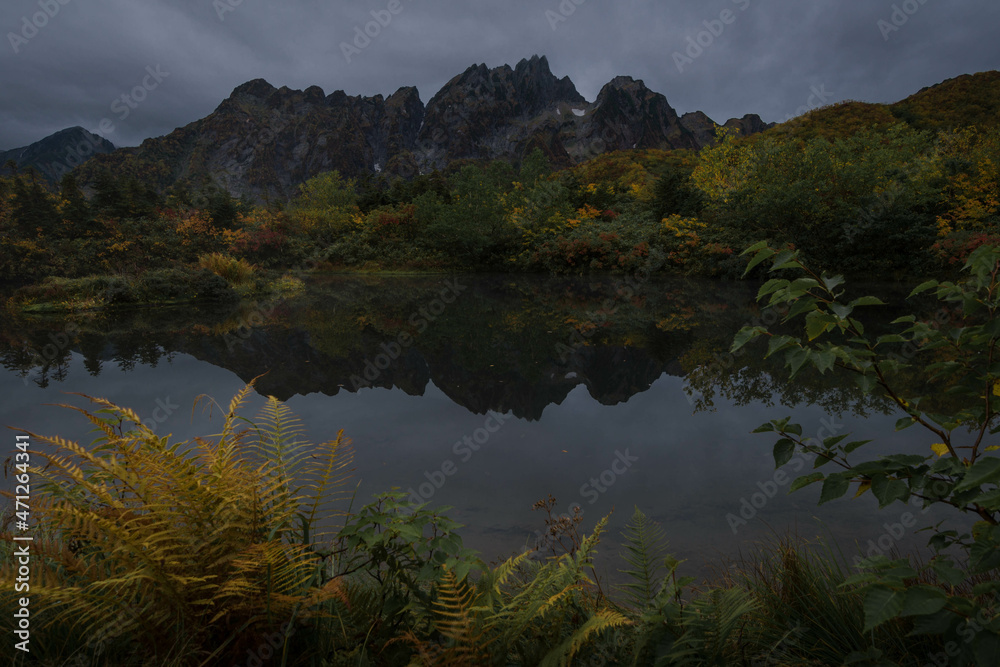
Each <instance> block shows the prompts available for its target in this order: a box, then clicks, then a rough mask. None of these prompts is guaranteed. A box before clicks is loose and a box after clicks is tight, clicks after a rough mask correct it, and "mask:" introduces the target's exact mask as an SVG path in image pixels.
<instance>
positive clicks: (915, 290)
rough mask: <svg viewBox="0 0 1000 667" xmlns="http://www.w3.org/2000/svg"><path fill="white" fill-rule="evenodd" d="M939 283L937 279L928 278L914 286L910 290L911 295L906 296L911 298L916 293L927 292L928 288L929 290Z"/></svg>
mask: <svg viewBox="0 0 1000 667" xmlns="http://www.w3.org/2000/svg"><path fill="white" fill-rule="evenodd" d="M938 284H939V283H938V281H936V280H928V281H927V282H925V283H920V284H919V285H917V286H916V287H915V288H913V291H912V292H910V296H909V297H906V298H910V297H913V296H916V295H918V294H920V293H922V292H926V291H927V290H929V289H931V288H933V287H937V286H938Z"/></svg>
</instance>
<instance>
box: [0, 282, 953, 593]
mask: <svg viewBox="0 0 1000 667" xmlns="http://www.w3.org/2000/svg"><path fill="white" fill-rule="evenodd" d="M877 289H879V290H881V292H882V294H883V296H884V298H886V299H887V300H888V301H889V302H890V303H893V304H896V306H895V307H892V308H888V309H886V312H884V313H882V314H879V315H878V316H877V317H876V319H875V326H876V327H877V326H878V323H879V322H881V323H882V324H884V323H887V322H888V321H890V320H891V319H893V318H894V317H897V316H898V315H899V314H901V312H903V310H901V308H903V307H904V304H902V296H903V295H904V294H905V291H903V290H901V289H900V290H896V289H891V288H886V287H880V288H877ZM755 292H756V286H754V285H748V284H727V283H714V282H707V281H663V280H648V281H635V280H632V281H627V282H626V281H623V280H622V279H613V278H599V279H568V278H566V279H554V278H534V277H527V278H525V277H518V278H512V277H459V278H446V277H443V276H442V277H419V278H412V277H410V278H369V277H354V276H350V277H345V276H327V277H319V278H315V279H314V280H312V281H311V283H310V285H309V287H308V290H307V291H306V293H305V294H303V295H301V296H298V297H295V298H290V299H285V300H278V301H273V302H262V303H259V304H249V305H248V304H243V305H241V306H239V307H234V308H231V309H225V308H170V309H147V310H135V311H130V312H124V313H118V314H115V315H113V316H106V315H105V316H94V315H75V316H69V317H66V318H56V319H51V318H48V319H31V320H23V319H11V318H9V317H8V318H7V320H5V322H4V326H3V327H2V340H0V361H2V364H3V370H0V401H2V405H3V408H2V423H3V425H5V426H13V427H17V428H23V429H28V430H32V431H35V432H39V433H46V434H56V433H57V434H60V435H63V436H66V437H70V438H74V439H79V440H81V441H83V442H88V441H89V440H90V439H91V438H92V436H91V435H90V434H88V432H87V431H88V428H87V424H86V423H85V422H83V421H82V420H81V419H80V418H79V417H78V416H76V415H74V414H73V413H71V412H69V411H66V410H64V409H60V408H56V407H53V406H51V405H46V404H51V403H61V402H70V403H72V404H75V405H82V404H83V403H84V402H85V401H84V399H81V398H80V397H77V396H71V395H70V396H67V395H66V394H65V393H64V392H78V393H82V394H87V395H92V396H100V397H104V398H108V399H110V400H112V401H114V402H117V403H119V404H122V405H127V406H129V407H132V408H133V409H135V410H136V412H137V413H138V414H139V415H140V416H142V417H143V419H144V420H145V421H146V423H147V424H151V425H155V427H156V429H157V432H158V433H161V434H164V433H171V434H173V436H174V437H175V438H181V439H185V438H190V437H192V436H194V435H201V434H205V433H212V432H214V431H213V428H216V427H217V426H218V423H219V420H218V415H217V413H216V418H215V419H214V421H209V416H208V415H207V414H205V413H204V412H203V411H202V410H201V409H199V410H196V411H192V405H193V403H194V401H195V399H196V397H198V396H199V395H202V394H208V395H210V396H213V397H215V398H216V399H218V401H219V402H220V403H227V402H228V400H229V398H230V397H231V396H232V395H233V394H234V393H235V392H236V391H237V390H239V389H240V388H241V387H242V386H243V385H244V384H245V383H247V382H249V381H251V380H253V379H254V378H257V380H256V388H257V392H258V394H256V395H255V396H254V398H253V400H252V401H251V403H252V409H251V412H253V411H255V410H256V408H257V407H259V406H260V404H261V403H262V402H263V398H262V397H263V396H275V397H277V398H279V399H281V400H284V401H287V403H288V405H289V406H290V407H291V408H292V409H293V410H294V411H295V412H296V413H297V414H298V415H299V416H300V417H301V418H302V419H303V420H304V422H305V423H306V425H307V427H308V430H309V434H310V436H311V438H312V439H313V440H314V441H320V440H325V439H329V438H333V437H335V436H336V434H337V432H338V431H339V430H340V429H343V430H344V431H345V434H346V435H348V436H349V437H350V438H351V440H352V441H353V446H354V450H355V468H356V470H355V474H354V481H355V483H358V484H359V487H358V497H357V500H356V501H355V502H356V504H360V503H363V502H368V500H369V499H370V498H371V496H372V495H373V494H375V493H378V492H382V491H386V490H389V489H391V488H398V489H401V490H404V491H405V492H406V493H411V492H413V493H416V494H419V495H420V498H421V499H422V500H426V501H428V502H430V503H432V504H433V505H439V504H440V505H450V506H453V507H454V509H453V510H452V512H451V515H452V516H453V517H454V518H455V519H457V520H458V521H459V522H460V523H462V524H465V528H464V529H463V535H464V536H465V539H466V543H467V544H469V545H471V546H473V547H474V548H477V549H479V550H480V551H482V552H483V554H484V556H486V557H487V559H491V558H494V557H501V556H506V555H510V554H512V553H514V552H515V551H519V550H521V549H522V548H523V547H524V546H525V545H526V544H529V545H530V544H534V542H535V540H536V537H537V535H538V531H539V530H541V529H543V523H542V519H543V517H542V516H541V515H540V513H539V512H534V511H532V509H531V508H532V505H533V504H534V503H535V502H536V501H537V500H539V499H541V498H545V497H547V496H548V495H550V494H551V495H552V496H554V497H555V498H556V499H557V501H558V506H557V507H558V509H559V510H561V511H565V510H566V509H567V508H568V507H571V506H572V505H573V504H574V503H575V504H578V505H579V507H580V508H581V509H582V510H583V516H584V528H585V529H586V530H590V529H591V528H592V527H593V525H594V523H595V522H596V521H597V520H598V519H599V518H600V517H603V516H605V515H607V514H609V513H613V514H612V520H611V522H610V530H609V533H608V536H607V539H606V541H605V543H604V545H603V551H604V552H605V553H610V552H614V551H616V550H617V549H618V548H619V535H618V533H619V531H620V530H621V527H622V526H623V524H624V522H625V520H626V519H627V518H628V516H629V515H630V514H631V512H632V511H633V508H635V507H639V508H641V509H642V510H643V511H644V512H646V513H647V514H648V515H650V516H652V517H653V518H654V519H655V520H656V521H658V522H660V523H661V524H662V526H663V527H664V529H665V531H666V533H667V535H668V537H669V540H670V546H671V549H672V551H673V552H674V553H675V554H676V555H677V556H678V557H680V558H684V559H688V560H689V565H688V566H686V567H688V568H689V570H690V571H692V572H695V573H701V574H703V573H705V572H706V568H705V563H706V562H708V561H714V562H719V561H720V560H722V559H726V558H732V557H736V556H738V555H739V554H740V553H741V552H746V551H748V550H750V549H752V548H753V545H754V544H755V543H757V542H758V541H760V540H762V539H768V538H769V537H772V536H774V535H785V534H787V533H789V532H795V533H797V534H798V535H800V536H802V537H805V538H815V537H824V538H826V539H828V540H831V541H833V542H836V543H837V544H839V546H840V547H841V548H842V549H843V550H844V551H845V552H847V554H848V555H849V556H850V555H853V554H854V553H856V548H855V544H860V545H862V547H863V549H864V550H865V551H870V550H871V548H872V546H875V545H878V544H879V543H881V546H882V547H883V548H884V547H900V548H903V549H911V548H914V547H915V546H918V545H921V544H923V543H924V542H925V539H924V538H923V537H921V535H917V534H915V533H914V529H913V528H907V529H906V530H905V531H901V530H899V529H897V528H896V526H895V524H898V523H901V522H902V520H903V519H904V518H905V515H906V513H907V512H910V513H912V514H913V515H914V516H915V517H916V520H917V521H918V524H917V525H916V526H914V528H918V527H921V526H923V525H927V524H929V523H931V521H932V520H933V519H937V518H939V517H938V515H937V514H936V513H922V512H921V511H919V510H914V509H913V508H910V507H906V506H904V505H901V504H897V505H894V506H891V507H889V508H886V509H885V510H882V511H878V510H877V507H876V504H875V503H874V501H873V499H872V498H871V497H870V494H869V495H868V496H867V497H864V498H861V499H858V500H850V499H849V498H845V499H842V500H840V501H837V502H833V503H829V504H827V505H824V506H822V507H817V505H816V500H817V498H818V491H819V489H818V488H811V489H807V490H805V491H800V492H797V493H795V494H792V495H787V489H788V479H791V478H792V477H794V476H795V474H794V473H795V472H796V471H797V470H799V469H803V470H804V469H806V468H810V467H811V464H804V462H803V461H801V460H793V462H792V463H790V464H789V465H788V466H786V468H785V469H784V470H783V471H782V473H784V474H786V475H787V477H784V476H782V475H781V474H779V476H778V477H777V478H775V471H774V469H773V459H772V457H771V446H772V444H773V439H772V438H771V437H770V436H768V435H754V434H751V431H752V430H753V429H754V428H755V427H757V426H758V425H759V424H761V423H762V422H764V421H767V420H768V419H771V418H776V417H784V416H788V415H791V414H794V415H795V418H796V420H797V421H799V422H800V423H802V424H803V427H804V431H805V433H806V435H816V434H819V435H820V436H823V435H835V434H842V433H847V432H851V433H853V434H854V435H855V436H857V438H858V439H861V438H872V439H877V440H878V444H877V445H875V446H873V447H874V448H873V449H872V452H873V453H874V452H877V451H887V450H889V449H893V450H895V451H899V450H903V451H908V452H915V453H925V452H928V451H929V450H928V446H929V444H930V442H931V441H930V440H927V439H926V438H924V437H923V436H922V434H920V433H918V432H916V431H915V430H911V431H905V432H902V433H894V432H893V426H894V424H895V421H896V419H897V416H896V415H894V414H889V413H887V410H886V407H885V405H884V404H882V403H880V402H879V401H878V400H871V399H863V398H862V396H860V394H859V393H858V392H857V390H856V389H855V387H854V385H853V383H852V382H851V381H850V379H849V378H843V377H839V376H833V375H829V374H828V375H826V376H824V377H820V376H818V375H811V376H810V375H808V374H807V375H804V376H803V377H802V378H801V379H797V380H796V381H795V382H790V381H788V379H787V375H786V374H785V373H784V372H783V371H782V369H781V368H780V364H777V363H774V362H773V361H772V360H767V361H765V360H763V359H762V358H761V357H762V354H761V351H760V350H755V351H753V352H751V353H749V354H746V355H744V356H742V357H740V358H738V359H733V358H731V357H729V356H728V354H727V350H728V347H729V343H730V342H731V340H732V338H733V335H734V334H735V333H736V331H738V330H739V329H740V328H741V327H742V326H744V325H746V324H750V323H755V322H760V321H761V319H762V317H763V315H762V313H761V312H760V310H759V309H758V308H757V307H756V305H755V302H754V295H755ZM764 321H766V322H770V321H772V320H770V319H766V320H764ZM9 440H10V442H11V443H13V435H10V436H9ZM11 449H12V444H11ZM869 542H870V543H869Z"/></svg>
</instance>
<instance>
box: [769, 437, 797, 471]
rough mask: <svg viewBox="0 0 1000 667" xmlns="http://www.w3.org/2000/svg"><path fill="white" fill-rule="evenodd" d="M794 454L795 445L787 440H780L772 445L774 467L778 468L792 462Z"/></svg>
mask: <svg viewBox="0 0 1000 667" xmlns="http://www.w3.org/2000/svg"><path fill="white" fill-rule="evenodd" d="M794 454H795V443H794V442H793V441H791V440H789V439H788V438H782V439H781V440H779V441H778V442H776V443H774V467H775V468H780V467H781V466H783V465H785V464H786V463H788V462H789V461H791V460H792V455H794Z"/></svg>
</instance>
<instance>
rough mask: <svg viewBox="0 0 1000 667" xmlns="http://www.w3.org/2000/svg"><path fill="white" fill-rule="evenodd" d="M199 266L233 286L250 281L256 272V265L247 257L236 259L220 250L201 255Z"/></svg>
mask: <svg viewBox="0 0 1000 667" xmlns="http://www.w3.org/2000/svg"><path fill="white" fill-rule="evenodd" d="M198 266H200V267H201V268H203V269H208V270H209V271H211V272H212V273H214V274H215V275H217V276H221V277H222V278H224V279H225V280H226V282H228V283H229V284H230V285H233V286H241V285H246V284H248V283H250V282H251V281H252V280H253V278H254V274H255V272H256V267H255V266H254V265H253V264H251V263H250V262H248V261H246V260H245V259H235V258H233V257H229V256H228V255H223V254H222V253H218V252H214V253H212V254H210V255H202V256H201V257H199V258H198Z"/></svg>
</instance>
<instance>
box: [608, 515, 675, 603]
mask: <svg viewBox="0 0 1000 667" xmlns="http://www.w3.org/2000/svg"><path fill="white" fill-rule="evenodd" d="M622 535H623V537H624V538H625V544H624V546H625V551H624V552H623V553H622V554H621V557H622V559H623V560H624V561H625V562H626V563H628V564H629V566H630V568H631V569H627V570H619V571H620V572H622V573H623V574H626V575H628V576H629V577H630V578H631V581H629V582H626V583H625V584H622V586H621V587H620V589H621V590H623V591H624V592H625V593H626V595H627V596H628V599H629V602H630V603H631V605H632V606H633V607H635V608H637V609H648V608H649V607H651V606H653V604H654V601H655V599H656V595H657V591H658V589H659V582H660V580H661V579H662V577H663V574H664V573H665V571H666V570H667V569H668V567H667V566H666V562H667V553H666V536H665V535H664V533H663V529H662V528H660V527H659V526H658V525H656V523H654V522H653V521H651V520H650V519H649V518H648V517H647V516H646V515H645V514H644V513H643V512H642V511H641V510H640V509H639V508H638V507H636V508H635V512H634V513H633V514H632V518H630V519H629V521H628V523H627V524H626V525H625V530H624V532H623V534H622Z"/></svg>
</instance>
